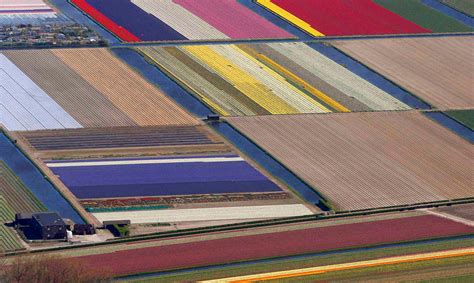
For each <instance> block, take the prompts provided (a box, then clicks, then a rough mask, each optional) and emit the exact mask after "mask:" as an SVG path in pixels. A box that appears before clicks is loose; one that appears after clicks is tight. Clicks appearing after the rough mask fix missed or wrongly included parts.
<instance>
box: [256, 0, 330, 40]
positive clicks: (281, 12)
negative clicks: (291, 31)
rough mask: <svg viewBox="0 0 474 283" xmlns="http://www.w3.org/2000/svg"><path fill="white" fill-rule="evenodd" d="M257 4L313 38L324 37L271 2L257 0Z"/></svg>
mask: <svg viewBox="0 0 474 283" xmlns="http://www.w3.org/2000/svg"><path fill="white" fill-rule="evenodd" d="M257 3H259V4H261V5H262V6H264V7H265V8H267V9H268V10H270V11H272V12H273V13H275V14H277V15H279V16H280V17H282V18H284V19H286V20H287V21H289V22H290V23H292V24H294V25H295V26H297V27H299V28H301V29H302V30H304V31H306V32H307V33H309V34H311V35H313V36H324V34H323V33H321V32H319V31H317V30H316V29H314V28H313V27H311V25H310V24H308V23H307V22H305V21H303V20H302V19H300V18H298V17H296V16H295V15H293V14H291V13H288V12H287V11H286V10H285V9H282V8H280V7H279V6H278V5H275V4H273V3H272V2H271V0H257Z"/></svg>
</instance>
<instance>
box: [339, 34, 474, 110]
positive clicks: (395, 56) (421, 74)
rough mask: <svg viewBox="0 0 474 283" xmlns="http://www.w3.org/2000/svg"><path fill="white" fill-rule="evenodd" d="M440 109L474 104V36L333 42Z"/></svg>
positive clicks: (462, 107) (473, 105)
mask: <svg viewBox="0 0 474 283" xmlns="http://www.w3.org/2000/svg"><path fill="white" fill-rule="evenodd" d="M332 44H333V45H334V46H335V47H337V48H338V49H340V50H342V51H343V52H345V53H346V54H348V55H349V56H351V57H353V58H355V59H356V60H358V61H360V62H362V63H363V64H365V65H367V66H368V67H369V68H371V69H373V70H375V71H377V72H378V73H380V74H382V75H383V76H385V77H387V78H388V79H390V80H392V81H393V82H395V83H396V84H398V85H400V86H401V87H403V88H405V89H407V90H408V91H410V92H411V93H413V94H414V95H416V96H419V97H420V98H421V99H423V100H425V101H427V102H428V103H430V104H431V105H433V106H435V107H436V108H439V109H443V110H444V109H467V108H473V107H474V99H473V98H472V91H473V89H474V64H473V62H474V52H473V51H472V50H473V49H474V36H462V37H461V36H459V37H443V38H441V37H431V38H391V39H371V40H345V41H336V42H333V43H332Z"/></svg>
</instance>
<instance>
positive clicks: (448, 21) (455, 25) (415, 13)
mask: <svg viewBox="0 0 474 283" xmlns="http://www.w3.org/2000/svg"><path fill="white" fill-rule="evenodd" d="M374 1H375V2H376V3H378V4H380V5H382V6H383V7H385V8H386V9H389V10H390V11H392V12H394V13H396V14H399V15H400V16H402V17H404V18H406V19H408V20H410V21H412V22H414V23H416V24H418V25H420V26H422V27H424V28H427V29H429V30H431V31H433V32H470V31H473V29H472V28H471V27H469V26H466V25H464V24H463V23H461V22H458V21H457V20H456V19H454V18H451V17H449V16H447V15H445V14H443V13H441V12H438V11H436V10H434V9H432V8H430V7H428V6H426V5H424V4H423V3H421V1H420V0H397V1H394V0H374Z"/></svg>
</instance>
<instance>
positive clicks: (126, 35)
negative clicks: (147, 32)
mask: <svg viewBox="0 0 474 283" xmlns="http://www.w3.org/2000/svg"><path fill="white" fill-rule="evenodd" d="M71 2H72V3H73V4H74V5H76V6H77V7H79V8H80V9H81V10H82V11H84V12H85V13H87V14H88V15H89V16H91V17H92V18H93V19H94V20H96V21H98V22H99V23H100V24H101V25H103V26H104V27H105V28H106V29H108V30H109V31H111V32H112V33H114V34H115V35H116V36H118V37H119V38H120V39H121V40H123V41H128V42H138V41H140V39H139V38H138V37H136V36H135V35H134V34H132V33H131V32H129V31H128V30H126V29H125V28H123V27H121V26H119V25H117V24H116V23H115V22H113V21H112V20H111V19H109V18H108V17H107V16H105V15H104V14H102V13H101V12H99V11H98V10H96V9H95V8H94V7H92V6H91V5H90V4H89V3H87V1H86V0H71Z"/></svg>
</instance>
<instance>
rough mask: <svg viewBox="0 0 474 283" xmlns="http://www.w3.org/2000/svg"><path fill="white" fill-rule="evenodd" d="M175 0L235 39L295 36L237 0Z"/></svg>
mask: <svg viewBox="0 0 474 283" xmlns="http://www.w3.org/2000/svg"><path fill="white" fill-rule="evenodd" d="M174 2H175V3H176V4H179V5H181V6H182V7H184V8H185V9H186V10H188V11H190V12H191V13H193V14H195V15H196V16H198V17H200V18H201V19H203V20H204V21H206V22H208V23H209V24H210V25H212V26H213V27H215V28H216V29H218V30H219V31H221V32H223V33H224V34H226V35H227V36H229V37H231V38H234V39H238V38H288V37H294V36H293V35H292V34H290V33H288V32H286V31H285V30H282V29H280V28H279V27H277V26H275V25H274V24H272V23H271V22H269V21H267V20H266V19H264V18H262V17H260V16H259V15H258V14H256V13H254V12H253V11H252V10H250V9H247V8H246V7H245V6H243V5H241V4H240V3H238V1H236V0H199V1H196V0H174Z"/></svg>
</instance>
